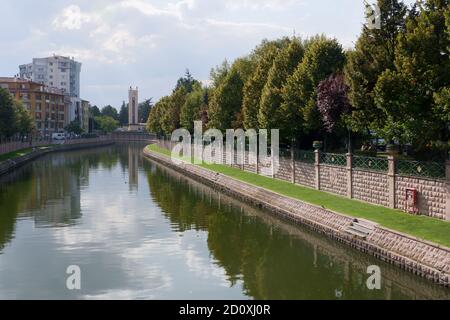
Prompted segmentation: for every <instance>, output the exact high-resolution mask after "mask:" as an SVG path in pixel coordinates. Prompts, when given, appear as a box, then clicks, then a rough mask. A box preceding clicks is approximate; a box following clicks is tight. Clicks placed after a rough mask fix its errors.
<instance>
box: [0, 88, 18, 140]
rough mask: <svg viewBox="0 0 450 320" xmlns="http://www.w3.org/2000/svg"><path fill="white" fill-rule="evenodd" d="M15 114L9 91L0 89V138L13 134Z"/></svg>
mask: <svg viewBox="0 0 450 320" xmlns="http://www.w3.org/2000/svg"><path fill="white" fill-rule="evenodd" d="M14 123H15V112H14V105H13V99H12V96H11V95H10V93H9V91H8V90H6V89H3V88H0V137H6V138H8V137H11V136H12V135H13V134H14V133H15V128H14Z"/></svg>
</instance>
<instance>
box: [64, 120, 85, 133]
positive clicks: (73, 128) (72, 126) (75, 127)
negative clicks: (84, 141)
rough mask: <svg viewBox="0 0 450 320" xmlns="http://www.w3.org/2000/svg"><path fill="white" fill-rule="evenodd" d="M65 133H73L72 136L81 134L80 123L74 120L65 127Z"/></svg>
mask: <svg viewBox="0 0 450 320" xmlns="http://www.w3.org/2000/svg"><path fill="white" fill-rule="evenodd" d="M66 131H67V132H69V133H74V134H82V133H83V129H82V128H81V125H80V122H79V121H76V120H74V121H72V122H71V123H69V125H68V126H67V127H66Z"/></svg>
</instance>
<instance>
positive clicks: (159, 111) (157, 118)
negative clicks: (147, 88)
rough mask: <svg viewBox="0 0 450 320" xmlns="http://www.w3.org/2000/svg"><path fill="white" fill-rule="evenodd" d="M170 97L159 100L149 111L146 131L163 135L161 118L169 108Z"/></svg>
mask: <svg viewBox="0 0 450 320" xmlns="http://www.w3.org/2000/svg"><path fill="white" fill-rule="evenodd" d="M169 103H170V97H163V98H161V99H160V100H159V101H158V102H157V103H156V104H155V106H154V107H153V108H152V109H151V111H150V114H149V117H148V120H147V131H149V132H152V133H156V134H163V133H164V130H163V129H162V124H161V123H162V117H163V115H164V113H165V111H166V109H168V108H169Z"/></svg>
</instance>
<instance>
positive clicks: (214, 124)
mask: <svg viewBox="0 0 450 320" xmlns="http://www.w3.org/2000/svg"><path fill="white" fill-rule="evenodd" d="M243 88H244V83H243V81H242V78H241V75H240V73H239V70H238V69H237V68H231V70H230V71H229V72H228V73H227V75H226V76H225V78H224V79H223V81H222V82H221V83H220V84H219V86H218V87H217V88H215V89H214V91H213V95H212V98H211V102H210V104H209V106H208V117H209V123H208V126H209V127H210V128H215V129H219V130H226V129H231V128H234V126H233V125H236V120H237V117H236V116H237V113H239V112H240V110H241V106H242V95H243V93H242V89H243Z"/></svg>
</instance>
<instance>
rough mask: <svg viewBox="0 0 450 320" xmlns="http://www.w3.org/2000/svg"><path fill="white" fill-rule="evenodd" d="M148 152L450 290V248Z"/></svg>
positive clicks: (154, 158) (234, 193) (231, 192)
mask: <svg viewBox="0 0 450 320" xmlns="http://www.w3.org/2000/svg"><path fill="white" fill-rule="evenodd" d="M144 154H145V156H146V157H148V158H150V159H152V160H154V161H157V162H160V163H162V164H164V165H166V166H168V167H171V168H173V169H175V170H177V171H179V172H182V173H183V174H186V175H187V176H190V177H192V178H195V179H198V180H200V181H202V182H203V183H206V184H208V185H210V186H212V187H214V188H216V189H219V190H220V191H222V192H225V193H227V194H230V195H232V196H234V197H237V198H240V199H241V200H244V201H246V202H249V203H251V204H254V205H257V206H259V207H263V208H266V209H268V210H270V211H271V212H273V213H275V214H277V215H279V216H281V217H283V218H286V219H289V220H292V221H294V222H296V223H300V224H302V225H306V226H308V227H310V228H311V229H313V230H315V231H317V232H319V233H321V234H324V235H327V236H328V237H330V238H333V239H335V240H337V241H340V242H343V243H345V244H347V245H350V246H352V247H354V248H356V249H358V250H360V251H362V252H366V253H369V254H371V255H373V256H375V257H377V258H379V259H381V260H383V261H386V262H389V263H392V264H394V265H396V266H398V267H401V268H402V269H404V270H406V271H409V272H412V273H415V274H417V275H420V276H422V277H424V278H426V279H429V280H431V281H434V282H436V283H440V284H442V285H445V286H449V278H450V249H449V248H448V247H445V246H442V245H437V244H434V243H432V242H429V241H425V240H422V239H418V238H414V237H411V236H409V235H406V234H403V233H400V232H397V231H393V230H390V229H388V228H386V227H383V226H380V225H376V224H371V223H368V224H366V221H362V220H361V219H358V221H357V222H356V221H355V220H356V219H355V218H354V217H351V216H349V215H345V214H341V213H337V212H335V211H333V210H330V209H325V208H324V207H321V206H317V205H314V204H310V203H307V202H305V201H300V200H298V199H294V198H293V197H289V196H285V195H282V194H280V193H277V192H274V191H271V190H269V189H267V188H262V187H260V186H258V185H255V184H252V183H247V182H244V181H242V180H239V179H237V178H234V177H230V176H228V175H227V174H224V173H219V172H217V171H213V170H211V168H203V167H200V166H196V165H192V164H189V163H184V164H182V165H180V166H178V165H175V164H174V163H172V161H171V159H170V157H168V156H167V155H165V154H164V153H163V152H158V151H156V150H154V149H152V150H150V149H149V148H146V149H145V150H144ZM241 174H242V172H241ZM255 176H256V175H255ZM255 179H256V177H255ZM375 208H377V207H375ZM380 210H381V208H380ZM359 224H363V225H364V226H367V230H368V232H367V234H366V235H365V236H364V237H357V236H355V234H354V233H351V232H349V231H351V229H352V228H353V227H355V226H357V225H359Z"/></svg>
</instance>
